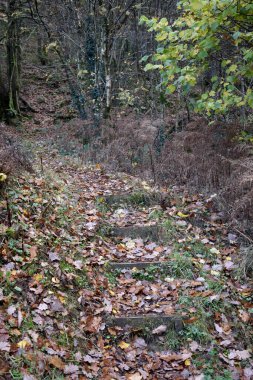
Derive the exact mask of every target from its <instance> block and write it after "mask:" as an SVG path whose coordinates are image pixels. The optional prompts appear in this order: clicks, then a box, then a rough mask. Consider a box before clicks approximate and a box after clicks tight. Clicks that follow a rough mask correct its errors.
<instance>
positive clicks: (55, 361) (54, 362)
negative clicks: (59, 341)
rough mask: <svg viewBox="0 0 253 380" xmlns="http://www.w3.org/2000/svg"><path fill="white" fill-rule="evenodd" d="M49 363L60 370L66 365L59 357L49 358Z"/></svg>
mask: <svg viewBox="0 0 253 380" xmlns="http://www.w3.org/2000/svg"><path fill="white" fill-rule="evenodd" d="M48 363H49V364H51V365H53V366H54V367H56V368H58V369H60V370H63V369H64V368H65V363H64V362H63V361H62V360H61V358H59V357H58V356H49V357H48Z"/></svg>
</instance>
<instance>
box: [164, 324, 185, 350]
mask: <svg viewBox="0 0 253 380" xmlns="http://www.w3.org/2000/svg"><path fill="white" fill-rule="evenodd" d="M181 344H182V339H181V337H180V336H179V335H178V333H177V332H176V331H175V330H173V329H172V330H169V331H168V332H167V333H166V336H165V345H166V347H168V348H169V349H170V350H172V351H177V350H179V348H180V346H181Z"/></svg>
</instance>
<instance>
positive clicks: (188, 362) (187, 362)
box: [184, 359, 191, 367]
mask: <svg viewBox="0 0 253 380" xmlns="http://www.w3.org/2000/svg"><path fill="white" fill-rule="evenodd" d="M184 364H185V365H186V366H187V367H189V366H190V365H191V361H190V359H186V360H185V362H184Z"/></svg>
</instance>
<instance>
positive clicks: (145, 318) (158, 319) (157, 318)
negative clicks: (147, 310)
mask: <svg viewBox="0 0 253 380" xmlns="http://www.w3.org/2000/svg"><path fill="white" fill-rule="evenodd" d="M106 325H107V326H108V327H121V328H123V329H126V330H129V329H134V330H135V329H136V330H146V329H147V328H148V329H150V330H153V329H155V328H157V327H159V326H161V325H165V326H166V327H167V330H174V331H176V332H179V331H181V330H183V328H184V321H183V317H180V316H171V315H158V314H147V315H138V316H132V315H130V316H123V317H111V318H108V319H107V321H106Z"/></svg>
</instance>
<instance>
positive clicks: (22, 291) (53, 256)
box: [0, 85, 253, 380]
mask: <svg viewBox="0 0 253 380" xmlns="http://www.w3.org/2000/svg"><path fill="white" fill-rule="evenodd" d="M43 89H44V94H45V91H47V90H46V89H45V87H44V85H43V86H42V88H41V92H42V91H43ZM40 96H42V94H41V93H40ZM44 97H45V99H47V100H46V101H45V103H43V105H41V106H40V111H39V113H38V114H36V115H35V118H36V119H37V121H36V120H35V118H34V119H32V120H28V121H27V122H26V123H24V131H23V132H22V133H23V134H24V136H25V138H26V141H27V145H28V146H30V147H32V150H33V152H34V167H35V173H33V174H26V175H24V176H22V177H20V178H19V180H18V181H17V182H16V184H15V187H14V189H11V190H10V191H9V200H10V203H11V205H12V214H13V215H12V218H13V222H14V223H13V227H12V229H11V230H5V233H6V238H5V240H4V245H3V248H2V251H1V253H2V256H1V257H2V259H1V271H2V279H1V285H0V287H1V289H2V291H1V292H0V296H1V298H0V302H1V309H0V310H1V318H0V352H1V356H0V376H2V377H0V378H1V379H25V380H35V379H48V380H49V379H57V380H58V379H59V380H60V379H81V380H86V379H93V380H95V379H97V380H142V379H143V380H156V379H160V380H162V379H178V380H179V379H192V380H193V379H195V380H205V379H206V380H208V379H220V380H221V379H223V380H224V379H225V380H229V379H245V380H246V379H251V378H252V376H253V371H252V359H251V344H252V336H251V326H250V325H251V323H252V311H253V309H252V300H251V298H250V297H251V294H252V291H251V289H250V285H249V284H245V279H243V277H242V276H241V275H239V273H238V271H236V270H235V267H236V265H238V263H237V262H236V260H238V259H237V258H238V243H237V238H238V237H236V236H235V235H234V234H233V233H231V231H230V230H229V229H228V227H227V226H226V225H225V224H224V223H222V221H221V220H219V218H216V219H215V218H214V216H217V215H214V213H213V212H212V199H207V198H205V197H204V196H203V195H199V194H198V195H191V196H190V195H187V194H186V193H185V194H182V193H180V192H179V191H177V190H176V189H164V188H163V189H160V188H158V187H155V188H153V187H152V186H151V185H150V184H148V183H146V182H143V181H141V180H139V179H137V178H134V177H131V176H129V175H126V174H123V173H109V172H106V170H105V169H104V168H103V167H102V166H101V165H100V164H98V165H84V164H82V163H81V162H80V160H78V159H74V158H71V157H66V156H63V155H61V154H60V152H59V150H58V148H57V145H54V143H55V135H54V136H53V137H52V136H51V135H50V128H51V129H54V126H53V116H52V115H53V112H54V110H55V106H54V103H53V102H55V97H56V99H58V98H57V96H56V95H55V94H54V99H53V98H52V97H51V98H50V94H49V93H48V94H47V97H46V95H44ZM59 98H60V94H59ZM58 100H59V99H58ZM36 105H37V106H38V102H37V101H36V99H35V100H34V103H33V106H34V107H36ZM38 107H39V106H38ZM49 108H50V112H48V109H49ZM51 108H52V109H51ZM56 108H57V107H56ZM38 120H39V124H40V128H38ZM41 127H43V128H44V130H43V129H42V128H41ZM164 194H166V197H165V199H164V200H163V201H161V199H163V197H164ZM3 206H4V205H1V207H3ZM212 217H213V218H212ZM214 219H215V220H216V221H212V220H214ZM19 225H22V230H21V232H20V229H19V230H17V228H18V226H19Z"/></svg>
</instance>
